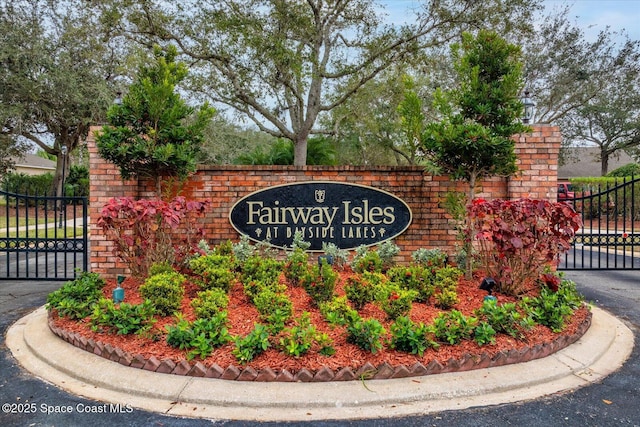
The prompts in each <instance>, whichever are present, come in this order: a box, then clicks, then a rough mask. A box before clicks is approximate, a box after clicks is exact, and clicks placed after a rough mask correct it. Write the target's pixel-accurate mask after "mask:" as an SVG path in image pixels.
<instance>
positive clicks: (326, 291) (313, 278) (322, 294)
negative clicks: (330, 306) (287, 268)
mask: <svg viewBox="0 0 640 427" xmlns="http://www.w3.org/2000/svg"><path fill="white" fill-rule="evenodd" d="M337 279H338V273H336V272H335V271H333V269H332V268H331V266H330V265H329V264H327V263H326V262H325V261H323V262H322V266H318V265H314V266H313V267H311V268H310V269H309V270H308V271H307V273H306V274H305V275H304V276H303V277H302V280H301V284H302V287H303V288H304V289H305V290H306V291H307V294H309V296H310V297H311V299H312V300H313V302H314V303H315V304H316V305H319V304H320V303H322V302H324V301H329V300H330V299H331V298H333V291H334V289H335V287H336V280H337Z"/></svg>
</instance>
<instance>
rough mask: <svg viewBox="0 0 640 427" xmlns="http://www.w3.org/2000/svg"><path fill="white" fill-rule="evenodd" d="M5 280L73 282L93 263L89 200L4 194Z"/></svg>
mask: <svg viewBox="0 0 640 427" xmlns="http://www.w3.org/2000/svg"><path fill="white" fill-rule="evenodd" d="M0 200H1V201H2V203H4V206H1V205H0V209H3V210H4V215H0V221H1V220H2V218H4V224H1V226H0V279H30V280H70V279H73V278H75V277H76V275H77V274H78V272H79V271H87V270H88V268H87V264H88V246H89V236H88V234H89V233H88V227H87V225H88V215H87V212H88V209H87V207H88V203H87V198H86V197H48V196H29V195H21V194H14V193H10V192H7V191H1V190H0Z"/></svg>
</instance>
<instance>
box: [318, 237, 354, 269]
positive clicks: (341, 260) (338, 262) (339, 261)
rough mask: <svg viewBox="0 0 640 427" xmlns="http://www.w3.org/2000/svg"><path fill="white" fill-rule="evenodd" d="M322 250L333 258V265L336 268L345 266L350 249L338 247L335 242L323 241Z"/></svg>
mask: <svg viewBox="0 0 640 427" xmlns="http://www.w3.org/2000/svg"><path fill="white" fill-rule="evenodd" d="M322 252H324V254H325V255H328V256H330V257H332V258H333V265H334V266H335V267H336V268H343V267H344V266H345V264H346V263H347V259H348V258H349V251H347V250H345V249H340V248H338V246H336V244H335V243H326V242H322Z"/></svg>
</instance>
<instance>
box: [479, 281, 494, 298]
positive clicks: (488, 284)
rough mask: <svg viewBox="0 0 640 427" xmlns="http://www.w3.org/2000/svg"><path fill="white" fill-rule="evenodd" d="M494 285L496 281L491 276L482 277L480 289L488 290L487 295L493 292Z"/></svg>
mask: <svg viewBox="0 0 640 427" xmlns="http://www.w3.org/2000/svg"><path fill="white" fill-rule="evenodd" d="M495 286H496V281H495V280H493V278H491V277H485V278H484V279H482V283H480V289H482V290H483V291H487V292H489V295H491V293H492V292H493V288H495Z"/></svg>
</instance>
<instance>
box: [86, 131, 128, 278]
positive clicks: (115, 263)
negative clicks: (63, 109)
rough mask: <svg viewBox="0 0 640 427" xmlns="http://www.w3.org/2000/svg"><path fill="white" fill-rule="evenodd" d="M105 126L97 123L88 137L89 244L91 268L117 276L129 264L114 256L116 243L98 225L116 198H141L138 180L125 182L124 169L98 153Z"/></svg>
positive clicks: (110, 276)
mask: <svg viewBox="0 0 640 427" xmlns="http://www.w3.org/2000/svg"><path fill="white" fill-rule="evenodd" d="M101 129H102V128H101V127H99V126H93V127H91V129H90V130H89V135H88V136H87V149H88V151H89V186H90V189H91V190H90V196H89V218H90V220H89V230H90V236H91V245H90V246H89V250H90V253H89V260H90V269H91V271H93V272H96V273H100V274H102V275H104V276H105V277H109V278H113V277H115V276H116V275H118V274H126V273H128V271H127V269H126V267H124V266H123V265H122V263H121V262H120V261H119V260H118V259H117V258H116V256H115V255H113V243H112V242H111V241H109V240H107V238H106V237H105V236H104V234H103V233H102V230H101V229H100V228H99V227H98V226H97V221H98V218H99V217H100V212H101V211H102V208H103V206H104V205H105V204H106V203H107V202H108V201H109V199H111V198H113V197H137V194H138V181H137V180H129V181H123V180H122V179H121V178H120V172H119V170H118V168H117V166H115V165H114V164H112V163H109V162H107V161H105V160H104V159H103V158H102V157H100V155H99V154H98V148H97V147H96V139H95V134H96V133H98V132H100V130H101Z"/></svg>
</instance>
